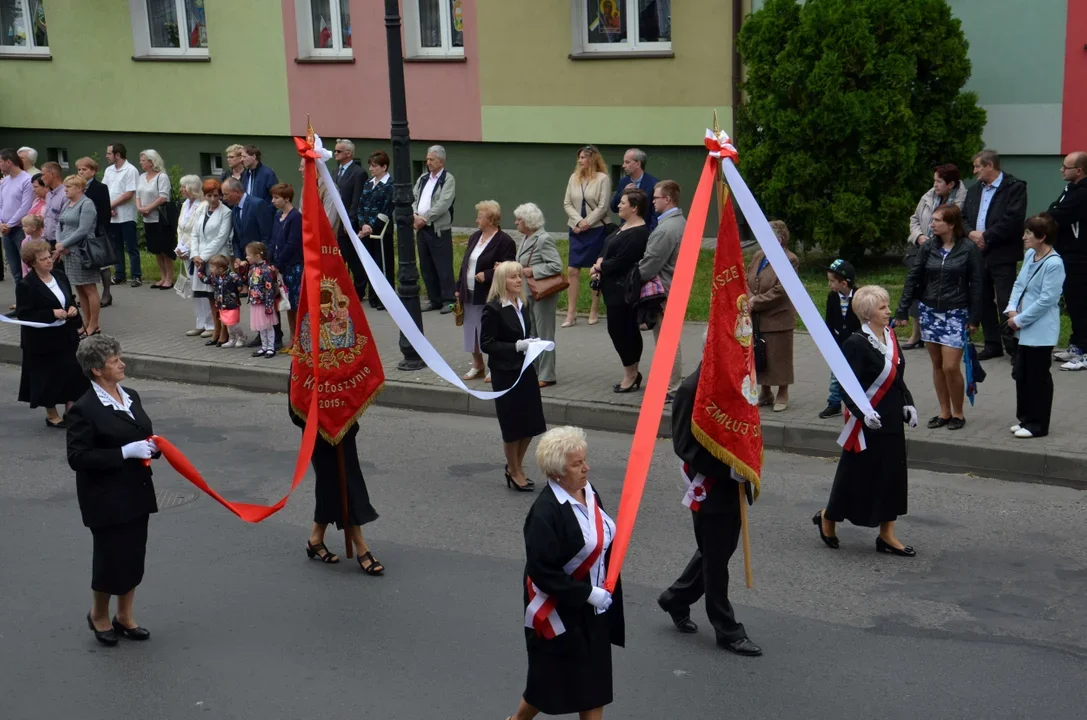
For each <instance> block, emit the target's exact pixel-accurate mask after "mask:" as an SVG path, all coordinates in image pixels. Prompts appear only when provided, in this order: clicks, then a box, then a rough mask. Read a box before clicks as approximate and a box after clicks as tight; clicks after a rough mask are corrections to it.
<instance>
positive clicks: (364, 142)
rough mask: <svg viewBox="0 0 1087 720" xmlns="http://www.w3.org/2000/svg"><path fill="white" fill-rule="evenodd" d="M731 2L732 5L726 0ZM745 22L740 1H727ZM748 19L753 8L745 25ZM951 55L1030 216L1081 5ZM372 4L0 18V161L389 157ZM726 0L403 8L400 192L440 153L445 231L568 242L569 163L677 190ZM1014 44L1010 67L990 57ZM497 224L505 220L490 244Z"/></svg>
mask: <svg viewBox="0 0 1087 720" xmlns="http://www.w3.org/2000/svg"><path fill="white" fill-rule="evenodd" d="M737 1H741V0H737ZM742 2H743V7H742V8H741V10H742V12H749V11H750V9H751V0H742ZM759 4H760V3H759V0H755V6H756V8H757V7H758V5H759ZM951 5H952V8H953V10H954V12H955V14H956V15H957V16H959V17H960V18H962V20H963V25H964V28H965V29H966V33H967V36H968V38H969V40H970V44H971V47H970V55H971V58H972V59H973V65H974V74H973V78H972V80H971V89H973V90H976V91H977V92H978V93H979V95H980V97H981V102H982V104H983V105H984V106H985V107H986V109H987V110H988V111H989V125H988V128H987V130H986V144H987V145H988V146H990V147H994V148H996V149H997V150H999V151H1001V153H1002V154H1004V155H1005V156H1007V158H1008V160H1007V168H1008V169H1009V171H1011V172H1013V173H1015V174H1017V175H1019V176H1021V177H1023V178H1024V179H1026V180H1027V181H1028V182H1029V183H1030V199H1031V203H1030V204H1031V209H1032V210H1038V209H1040V208H1044V207H1045V205H1047V204H1048V202H1049V201H1050V200H1051V199H1052V198H1054V197H1056V195H1057V193H1058V191H1059V188H1060V186H1061V181H1060V176H1059V174H1058V173H1057V167H1058V165H1057V158H1058V156H1059V155H1060V154H1061V153H1063V152H1066V151H1067V150H1069V149H1074V148H1083V147H1087V129H1084V128H1083V125H1082V123H1077V122H1076V118H1077V117H1078V110H1079V108H1080V107H1081V106H1083V104H1084V103H1085V102H1087V101H1085V100H1084V97H1087V95H1085V93H1084V92H1083V91H1084V89H1085V87H1084V85H1085V80H1087V53H1085V52H1084V50H1083V49H1082V48H1083V42H1084V38H1085V37H1087V7H1085V4H1084V3H1079V2H1075V1H1074V0H1073V1H1072V2H1069V0H1034V2H1032V8H1031V12H1030V13H1023V12H1022V8H1021V3H1019V2H1017V1H1016V0H952V1H951ZM383 6H384V3H383V2H381V0H93V1H92V0H3V2H0V77H2V78H3V80H4V82H3V87H4V90H5V93H4V99H3V100H2V101H0V146H16V147H18V146H20V145H30V146H32V147H35V148H37V149H38V150H39V152H40V154H41V157H42V158H43V159H42V160H41V161H40V162H44V160H46V159H57V160H60V161H61V162H62V164H68V165H69V166H70V167H73V168H74V161H75V159H76V158H78V157H80V156H82V155H92V156H93V155H97V156H98V157H99V158H102V157H103V156H104V154H105V147H106V145H107V144H108V143H110V142H123V143H124V144H125V145H126V146H127V147H128V148H130V150H132V151H133V153H135V152H138V151H139V150H142V149H145V148H155V149H156V150H158V151H159V152H160V153H161V154H162V155H163V157H164V158H165V160H166V163H167V165H168V166H171V165H178V166H180V167H181V168H182V170H183V171H185V172H195V173H198V174H201V175H212V174H216V173H217V171H218V170H219V169H220V168H221V167H222V162H223V149H224V148H225V147H226V146H227V145H228V144H231V143H234V142H240V143H255V144H257V145H259V146H260V147H261V148H262V150H263V153H264V159H265V162H266V164H268V165H269V166H271V167H273V168H274V169H275V170H276V171H277V174H278V175H279V177H280V178H281V179H282V180H284V181H287V182H297V180H298V175H297V167H298V160H297V156H296V154H295V150H294V146H293V143H292V141H291V136H292V135H302V134H304V132H305V128H306V122H307V118H309V119H310V120H311V121H312V123H313V126H314V128H315V130H316V131H317V132H318V133H319V134H321V135H322V136H323V137H325V138H327V139H335V138H340V137H346V138H351V139H353V140H354V141H355V142H356V145H357V148H358V154H359V155H361V156H363V157H365V155H366V154H367V153H368V152H370V151H371V150H374V149H385V150H388V149H389V147H388V137H389V92H388V80H387V63H386V46H385V17H384V7H383ZM731 6H732V0H684V2H683V3H682V4H681V3H679V2H673V1H672V0H401V11H402V14H403V18H404V28H403V39H404V45H405V55H406V60H405V77H406V84H407V100H408V120H409V124H410V130H411V134H412V137H413V138H415V140H414V141H413V147H412V159H413V168H412V169H413V175H418V173H420V172H421V170H422V159H423V157H424V156H425V153H426V147H427V146H428V145H430V144H433V143H441V144H443V145H444V146H445V147H446V149H447V150H448V154H449V157H448V167H449V169H450V171H451V172H453V173H454V174H455V175H456V177H457V181H458V196H459V199H460V202H459V203H458V208H457V209H458V212H457V216H456V218H455V222H456V224H457V225H470V224H471V222H472V218H473V217H474V213H473V212H472V210H471V206H472V205H474V203H475V202H477V201H479V200H482V199H490V198H493V199H496V200H498V201H499V202H500V203H501V204H502V205H503V207H505V208H507V212H508V211H509V210H512V208H513V207H515V206H516V205H518V204H520V203H522V202H527V201H533V202H536V203H538V204H539V205H540V206H541V207H542V208H543V210H544V212H545V214H546V216H547V218H548V227H549V228H551V229H553V230H556V231H561V230H562V229H563V226H564V225H565V221H564V213H563V211H562V196H563V191H564V189H565V186H566V181H567V178H568V177H569V174H570V172H571V170H572V169H573V166H574V162H575V155H576V151H577V149H578V148H579V147H580V146H581V145H584V144H589V143H591V144H595V145H597V146H599V147H600V148H601V150H602V152H603V154H604V157H605V159H606V160H607V162H608V163H609V164H610V165H611V166H612V171H613V174H614V175H615V176H616V178H617V177H618V174H619V172H620V171H619V165H620V163H621V161H622V154H623V151H624V150H625V149H626V148H627V147H630V146H638V147H641V148H642V149H644V150H645V151H646V152H648V153H649V156H650V161H649V162H650V164H649V168H648V169H649V171H650V172H651V173H652V174H653V175H656V176H657V177H660V178H665V177H671V178H674V179H676V180H677V181H679V182H680V183H681V185H683V186H684V187H685V188H693V185H694V184H695V182H696V181H697V175H698V173H699V171H700V169H701V164H702V159H703V157H704V150H703V149H702V148H701V136H702V131H703V129H704V128H705V127H706V126H708V125H709V124H710V123H711V122H712V116H713V112H714V110H716V111H717V112H718V115H719V117H720V122H721V125H722V127H724V128H726V129H729V128H731V124H732V97H733V81H732V77H733V64H732V63H733V53H732V48H733V42H732V38H733V27H732V12H731ZM1012 38H1014V45H1015V50H1014V51H1013V50H1012V49H1010V47H1009V43H1010V42H1013V41H1012V40H1010V39H1012ZM511 224H512V218H509V217H508V215H507V219H506V225H507V226H508V225H511Z"/></svg>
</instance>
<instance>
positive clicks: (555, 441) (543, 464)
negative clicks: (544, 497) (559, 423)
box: [536, 425, 589, 479]
mask: <svg viewBox="0 0 1087 720" xmlns="http://www.w3.org/2000/svg"><path fill="white" fill-rule="evenodd" d="M588 447H589V441H588V440H587V439H586V438H585V431H584V430H582V429H581V428H579V427H574V426H573V425H565V426H563V427H557V428H551V429H550V430H548V431H547V432H545V433H544V434H543V435H542V436H540V441H539V442H538V443H537V444H536V464H537V465H539V466H540V472H542V473H543V474H544V475H545V476H547V477H549V478H552V479H557V478H561V477H562V476H563V474H564V473H565V472H566V463H567V461H568V459H569V457H570V456H571V455H572V454H574V453H576V452H585V451H586V450H587V449H588Z"/></svg>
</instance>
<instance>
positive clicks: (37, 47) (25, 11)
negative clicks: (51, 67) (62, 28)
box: [0, 0, 49, 55]
mask: <svg viewBox="0 0 1087 720" xmlns="http://www.w3.org/2000/svg"><path fill="white" fill-rule="evenodd" d="M48 54H49V34H48V33H47V32H46V27H45V0H0V55H48Z"/></svg>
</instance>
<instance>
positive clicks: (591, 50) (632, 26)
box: [570, 0, 675, 55]
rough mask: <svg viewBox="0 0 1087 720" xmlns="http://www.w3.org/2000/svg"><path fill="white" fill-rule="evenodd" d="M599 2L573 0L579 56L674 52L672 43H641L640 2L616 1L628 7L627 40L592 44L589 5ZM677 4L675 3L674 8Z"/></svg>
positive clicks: (576, 44)
mask: <svg viewBox="0 0 1087 720" xmlns="http://www.w3.org/2000/svg"><path fill="white" fill-rule="evenodd" d="M595 2H597V0H573V2H572V3H570V8H571V14H572V18H573V24H572V27H573V32H574V52H575V53H577V54H579V55H608V54H609V53H632V52H633V53H638V52H644V53H662V52H672V41H671V40H669V41H666V42H640V41H639V40H638V35H639V34H640V33H639V31H638V0H616V2H619V3H623V4H624V5H626V15H627V39H626V40H624V41H623V42H617V43H590V42H589V28H588V26H587V24H586V22H585V19H586V17H587V15H588V4H589V3H595ZM674 5H675V3H673V6H674Z"/></svg>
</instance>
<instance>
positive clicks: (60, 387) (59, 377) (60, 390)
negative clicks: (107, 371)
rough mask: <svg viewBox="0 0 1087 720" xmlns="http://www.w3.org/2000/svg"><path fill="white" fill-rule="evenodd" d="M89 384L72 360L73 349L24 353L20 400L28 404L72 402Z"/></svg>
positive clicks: (45, 404)
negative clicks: (44, 352) (31, 353)
mask: <svg viewBox="0 0 1087 720" xmlns="http://www.w3.org/2000/svg"><path fill="white" fill-rule="evenodd" d="M90 387H91V381H90V380H88V379H87V376H86V375H84V374H83V370H82V369H81V368H80V367H79V362H78V361H77V360H76V359H75V348H74V347H73V348H72V349H71V351H69V352H57V353H48V354H41V355H39V354H34V355H27V354H26V353H23V366H22V374H21V375H20V377H19V402H25V403H30V407H32V408H37V407H53V406H55V405H64V404H65V403H70V402H75V401H76V400H78V399H79V398H81V397H83V393H85V392H87V390H89V389H90Z"/></svg>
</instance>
